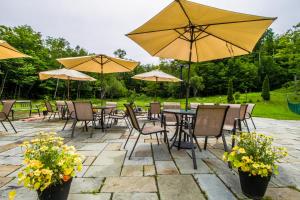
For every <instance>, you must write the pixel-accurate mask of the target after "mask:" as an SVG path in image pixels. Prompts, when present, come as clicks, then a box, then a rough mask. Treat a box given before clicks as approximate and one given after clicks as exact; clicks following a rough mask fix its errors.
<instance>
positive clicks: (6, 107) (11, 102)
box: [1, 100, 16, 116]
mask: <svg viewBox="0 0 300 200" xmlns="http://www.w3.org/2000/svg"><path fill="white" fill-rule="evenodd" d="M15 102H16V100H5V101H3V102H2V104H3V107H2V111H1V112H4V113H5V115H6V116H8V115H9V113H10V111H11V108H12V107H13V105H14V103H15Z"/></svg>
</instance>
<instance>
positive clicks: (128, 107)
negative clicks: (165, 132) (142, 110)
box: [124, 104, 141, 131]
mask: <svg viewBox="0 0 300 200" xmlns="http://www.w3.org/2000/svg"><path fill="white" fill-rule="evenodd" d="M124 106H125V108H126V113H127V115H128V116H129V119H130V122H131V125H132V127H133V128H134V129H136V130H137V131H140V130H141V129H140V125H139V122H138V120H137V118H136V115H135V112H134V110H133V108H132V104H124Z"/></svg>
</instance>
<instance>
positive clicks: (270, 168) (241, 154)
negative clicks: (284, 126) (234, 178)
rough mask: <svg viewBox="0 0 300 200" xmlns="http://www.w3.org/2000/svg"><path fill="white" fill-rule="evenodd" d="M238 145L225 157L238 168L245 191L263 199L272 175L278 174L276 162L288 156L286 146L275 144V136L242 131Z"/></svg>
mask: <svg viewBox="0 0 300 200" xmlns="http://www.w3.org/2000/svg"><path fill="white" fill-rule="evenodd" d="M236 140H237V146H235V147H233V149H232V151H231V152H230V153H227V152H225V153H224V155H223V159H224V161H226V162H230V163H231V165H232V167H233V168H237V169H238V172H239V177H240V184H241V188H242V191H243V193H244V194H245V195H246V196H247V197H249V198H252V199H261V198H262V197H263V196H264V194H265V192H266V190H267V187H268V183H269V181H270V179H271V176H272V175H277V174H278V166H277V165H276V163H277V162H278V161H279V160H280V159H282V158H284V157H285V156H287V151H286V149H285V148H282V147H276V146H273V144H272V143H273V138H272V137H269V136H266V135H263V134H257V133H241V134H240V136H239V137H238V136H237V137H236Z"/></svg>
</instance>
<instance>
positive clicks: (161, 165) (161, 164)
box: [155, 161, 179, 175]
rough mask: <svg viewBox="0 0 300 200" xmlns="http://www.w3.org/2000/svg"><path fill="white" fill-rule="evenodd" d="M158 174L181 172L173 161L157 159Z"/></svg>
mask: <svg viewBox="0 0 300 200" xmlns="http://www.w3.org/2000/svg"><path fill="white" fill-rule="evenodd" d="M155 165H156V170H157V174H161V175H176V174H179V172H178V170H177V168H176V166H175V164H174V162H173V161H155Z"/></svg>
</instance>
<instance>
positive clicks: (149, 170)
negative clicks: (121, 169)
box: [144, 165, 155, 176]
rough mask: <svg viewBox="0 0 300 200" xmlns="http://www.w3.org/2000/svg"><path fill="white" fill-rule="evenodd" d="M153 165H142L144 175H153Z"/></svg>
mask: <svg viewBox="0 0 300 200" xmlns="http://www.w3.org/2000/svg"><path fill="white" fill-rule="evenodd" d="M154 175H155V166H154V165H144V176H154Z"/></svg>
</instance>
